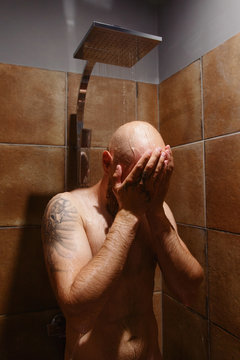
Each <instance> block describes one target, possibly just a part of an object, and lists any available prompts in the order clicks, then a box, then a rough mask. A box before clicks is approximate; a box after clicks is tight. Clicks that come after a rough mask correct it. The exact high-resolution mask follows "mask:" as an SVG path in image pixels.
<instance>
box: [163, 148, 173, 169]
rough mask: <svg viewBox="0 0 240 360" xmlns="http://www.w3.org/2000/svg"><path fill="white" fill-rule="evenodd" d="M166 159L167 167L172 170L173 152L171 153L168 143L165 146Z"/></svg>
mask: <svg viewBox="0 0 240 360" xmlns="http://www.w3.org/2000/svg"><path fill="white" fill-rule="evenodd" d="M165 152H166V155H167V156H166V159H167V160H168V164H167V169H168V170H171V171H172V170H173V166H174V163H173V154H172V150H171V148H170V146H169V145H167V146H166V151H165Z"/></svg>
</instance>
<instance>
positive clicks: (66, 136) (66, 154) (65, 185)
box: [64, 72, 68, 191]
mask: <svg viewBox="0 0 240 360" xmlns="http://www.w3.org/2000/svg"><path fill="white" fill-rule="evenodd" d="M64 142H65V147H67V146H68V75H67V72H66V73H65V136H64ZM67 160H68V151H65V162H64V190H65V191H67V184H68V178H67V175H68V171H67V170H68V161H67Z"/></svg>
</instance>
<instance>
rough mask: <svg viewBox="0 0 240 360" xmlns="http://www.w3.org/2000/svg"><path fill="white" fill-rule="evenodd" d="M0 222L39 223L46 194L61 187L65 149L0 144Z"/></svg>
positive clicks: (50, 194) (49, 194) (48, 196)
mask: <svg viewBox="0 0 240 360" xmlns="http://www.w3.org/2000/svg"><path fill="white" fill-rule="evenodd" d="M0 173H1V179H0V188H1V191H0V219H1V220H0V225H3V226H7V225H8V226H11V225H13V226H14V225H26V224H40V223H41V217H42V214H43V210H44V207H45V206H46V203H47V201H48V200H49V198H50V197H51V196H52V195H53V194H56V193H58V192H61V191H63V190H64V149H63V148H54V147H40V146H27V145H16V146H15V145H0Z"/></svg>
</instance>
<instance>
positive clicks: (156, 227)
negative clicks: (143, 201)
mask: <svg viewBox="0 0 240 360" xmlns="http://www.w3.org/2000/svg"><path fill="white" fill-rule="evenodd" d="M147 218H148V222H149V225H150V228H151V231H152V236H153V246H154V249H155V252H156V255H157V258H158V262H159V265H160V267H161V270H162V273H163V276H164V278H165V280H166V283H167V285H168V287H169V288H170V290H172V291H173V292H174V293H175V294H176V295H177V296H178V297H179V298H180V299H181V300H182V301H183V302H184V303H186V304H188V303H189V302H191V301H192V299H193V297H194V293H195V292H196V289H197V288H198V286H199V284H200V283H201V281H202V278H203V270H202V268H201V266H200V265H199V263H198V262H197V260H196V259H195V258H194V257H193V256H192V255H191V253H190V252H189V250H188V249H187V247H186V246H185V244H184V243H183V242H182V240H181V239H180V237H179V235H178V234H177V231H176V230H175V229H174V227H173V226H172V224H171V223H170V221H169V220H168V218H167V217H166V215H165V213H164V211H163V210H162V211H161V212H159V213H158V214H148V216H147Z"/></svg>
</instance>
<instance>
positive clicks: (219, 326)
mask: <svg viewBox="0 0 240 360" xmlns="http://www.w3.org/2000/svg"><path fill="white" fill-rule="evenodd" d="M210 324H212V325H214V326H216V327H218V328H219V329H221V330H223V331H225V332H226V333H227V334H228V335H231V336H233V337H234V338H235V339H236V340H238V341H240V336H237V335H235V334H233V333H232V332H231V331H229V330H227V329H225V328H224V327H223V326H221V325H219V324H217V323H215V322H214V321H210Z"/></svg>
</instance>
